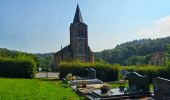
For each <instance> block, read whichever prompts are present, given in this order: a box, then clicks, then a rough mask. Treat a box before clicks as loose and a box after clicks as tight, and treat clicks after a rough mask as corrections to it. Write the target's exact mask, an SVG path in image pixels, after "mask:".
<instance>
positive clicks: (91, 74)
mask: <svg viewBox="0 0 170 100" xmlns="http://www.w3.org/2000/svg"><path fill="white" fill-rule="evenodd" d="M88 77H89V78H90V79H95V78H96V70H95V69H93V68H89V69H88Z"/></svg>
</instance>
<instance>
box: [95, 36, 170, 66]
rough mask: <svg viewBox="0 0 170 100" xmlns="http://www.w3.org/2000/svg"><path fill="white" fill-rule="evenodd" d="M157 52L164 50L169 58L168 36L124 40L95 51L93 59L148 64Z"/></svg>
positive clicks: (169, 38) (117, 62)
mask: <svg viewBox="0 0 170 100" xmlns="http://www.w3.org/2000/svg"><path fill="white" fill-rule="evenodd" d="M157 52H164V53H165V54H166V57H167V58H169V54H170V37H166V38H159V39H141V40H134V41H131V42H126V43H123V44H120V45H117V46H116V47H115V48H114V49H109V50H104V51H101V52H96V53H95V60H96V61H99V62H108V63H111V64H115V63H116V64H121V65H135V64H148V61H149V58H150V57H151V56H152V55H153V54H154V53H157Z"/></svg>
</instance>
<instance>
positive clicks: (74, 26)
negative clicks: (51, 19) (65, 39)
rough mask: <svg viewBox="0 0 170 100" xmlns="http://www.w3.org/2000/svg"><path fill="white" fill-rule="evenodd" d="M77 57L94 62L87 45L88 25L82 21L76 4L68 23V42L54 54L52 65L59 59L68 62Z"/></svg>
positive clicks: (56, 63) (56, 64) (55, 64)
mask: <svg viewBox="0 0 170 100" xmlns="http://www.w3.org/2000/svg"><path fill="white" fill-rule="evenodd" d="M74 59H79V60H81V61H83V62H94V53H93V52H92V51H91V49H90V47H89V46H88V26H87V25H86V24H85V23H84V22H83V18H82V15H81V12H80V8H79V5H77V8H76V12H75V16H74V20H73V22H72V23H71V24H70V44H69V45H68V46H66V47H64V48H62V47H61V50H60V51H58V52H57V53H55V54H54V66H55V68H57V67H58V65H59V63H60V62H61V61H66V62H69V61H71V60H74Z"/></svg>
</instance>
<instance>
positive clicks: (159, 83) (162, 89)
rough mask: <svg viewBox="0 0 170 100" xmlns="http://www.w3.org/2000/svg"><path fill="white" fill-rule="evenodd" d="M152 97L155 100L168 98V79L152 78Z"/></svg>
mask: <svg viewBox="0 0 170 100" xmlns="http://www.w3.org/2000/svg"><path fill="white" fill-rule="evenodd" d="M153 86H154V98H155V99H156V100H170V80H168V79H164V78H160V77H157V78H154V79H153Z"/></svg>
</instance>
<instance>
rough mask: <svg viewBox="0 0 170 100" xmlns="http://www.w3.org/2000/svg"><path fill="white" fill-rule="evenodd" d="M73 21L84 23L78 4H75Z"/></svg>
mask: <svg viewBox="0 0 170 100" xmlns="http://www.w3.org/2000/svg"><path fill="white" fill-rule="evenodd" d="M73 23H84V22H83V18H82V15H81V12H80V8H79V5H78V4H77V8H76V13H75V16H74V20H73Z"/></svg>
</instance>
